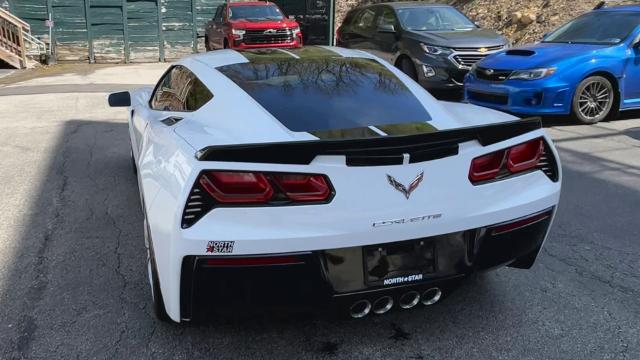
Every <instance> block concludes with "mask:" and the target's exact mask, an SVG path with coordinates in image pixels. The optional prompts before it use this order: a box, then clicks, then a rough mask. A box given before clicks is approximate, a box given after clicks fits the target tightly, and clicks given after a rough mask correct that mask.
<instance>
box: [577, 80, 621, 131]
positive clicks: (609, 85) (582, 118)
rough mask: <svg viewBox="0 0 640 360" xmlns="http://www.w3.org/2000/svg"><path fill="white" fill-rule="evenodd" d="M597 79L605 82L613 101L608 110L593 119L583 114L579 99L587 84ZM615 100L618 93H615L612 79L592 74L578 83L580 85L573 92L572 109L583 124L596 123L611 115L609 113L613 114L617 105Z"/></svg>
mask: <svg viewBox="0 0 640 360" xmlns="http://www.w3.org/2000/svg"><path fill="white" fill-rule="evenodd" d="M595 81H600V82H602V83H604V84H605V85H606V87H607V89H608V90H609V91H610V96H611V101H610V102H609V104H608V105H607V106H608V109H607V111H606V112H604V113H603V114H601V115H600V116H598V117H596V118H593V119H589V118H587V117H585V116H584V115H582V113H581V112H580V108H579V107H580V105H579V99H580V95H581V94H582V92H583V91H584V89H585V88H586V87H587V85H589V84H590V83H592V82H595ZM615 101H616V94H615V88H614V86H613V84H612V83H611V81H610V80H609V79H607V78H605V77H602V76H590V77H588V78H586V79H584V80H582V81H581V82H580V84H578V87H577V88H576V91H575V93H574V94H573V101H572V103H571V111H572V113H573V116H574V117H575V118H576V120H578V121H579V122H581V123H583V124H589V125H592V124H596V123H598V122H600V121H602V120H605V119H607V118H608V117H609V115H610V114H611V112H612V110H614V107H615V104H614V103H615Z"/></svg>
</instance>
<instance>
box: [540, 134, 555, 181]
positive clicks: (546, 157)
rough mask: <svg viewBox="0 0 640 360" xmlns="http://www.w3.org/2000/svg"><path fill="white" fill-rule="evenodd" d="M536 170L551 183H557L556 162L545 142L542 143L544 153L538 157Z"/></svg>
mask: <svg viewBox="0 0 640 360" xmlns="http://www.w3.org/2000/svg"><path fill="white" fill-rule="evenodd" d="M538 169H540V170H542V172H543V173H545V175H547V176H548V177H549V179H551V181H553V182H556V181H558V162H557V161H556V158H555V157H554V156H553V152H552V151H551V148H550V147H549V144H547V142H546V141H545V142H544V152H543V153H542V156H541V157H540V162H538Z"/></svg>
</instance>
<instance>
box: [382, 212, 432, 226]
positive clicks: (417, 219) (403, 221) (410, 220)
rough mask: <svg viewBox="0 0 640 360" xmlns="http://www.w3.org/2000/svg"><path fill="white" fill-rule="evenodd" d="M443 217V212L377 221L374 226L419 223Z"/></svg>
mask: <svg viewBox="0 0 640 360" xmlns="http://www.w3.org/2000/svg"><path fill="white" fill-rule="evenodd" d="M441 217H442V214H432V215H424V216H416V217H412V218H405V219H394V220H384V221H376V222H374V223H373V227H380V226H390V225H401V224H410V223H417V222H421V221H429V220H436V219H440V218H441Z"/></svg>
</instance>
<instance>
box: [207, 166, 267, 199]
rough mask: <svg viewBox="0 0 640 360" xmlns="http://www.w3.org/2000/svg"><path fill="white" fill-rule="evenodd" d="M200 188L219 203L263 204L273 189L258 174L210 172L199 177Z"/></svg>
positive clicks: (263, 177)
mask: <svg viewBox="0 0 640 360" xmlns="http://www.w3.org/2000/svg"><path fill="white" fill-rule="evenodd" d="M200 184H201V185H202V187H203V188H204V189H205V190H206V191H207V192H208V193H209V194H210V195H211V196H212V197H213V198H214V199H216V200H217V201H218V202H221V203H265V202H267V201H269V199H271V197H272V196H273V187H272V186H271V184H269V180H267V178H266V177H265V176H264V175H263V174H260V173H252V172H231V171H212V172H208V173H204V174H202V176H201V177H200Z"/></svg>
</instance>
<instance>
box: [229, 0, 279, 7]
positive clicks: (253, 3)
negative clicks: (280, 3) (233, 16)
mask: <svg viewBox="0 0 640 360" xmlns="http://www.w3.org/2000/svg"><path fill="white" fill-rule="evenodd" d="M227 5H229V6H256V5H275V3H272V2H270V1H230V2H228V3H227Z"/></svg>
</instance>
